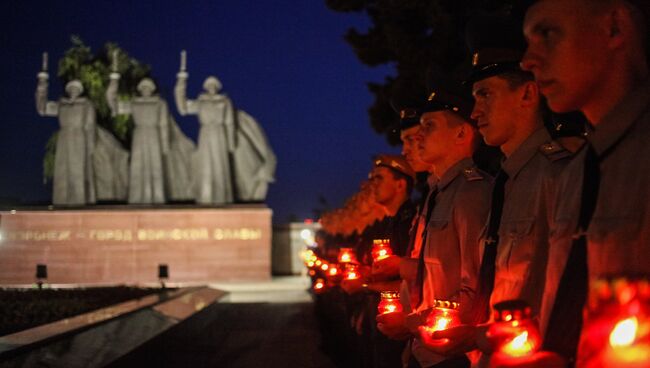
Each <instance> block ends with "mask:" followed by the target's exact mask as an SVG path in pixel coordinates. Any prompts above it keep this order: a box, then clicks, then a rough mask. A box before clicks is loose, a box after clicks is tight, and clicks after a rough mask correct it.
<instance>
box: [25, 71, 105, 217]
mask: <svg viewBox="0 0 650 368" xmlns="http://www.w3.org/2000/svg"><path fill="white" fill-rule="evenodd" d="M47 80H48V73H47V72H46V71H42V72H40V73H38V86H37V87H36V110H37V111H38V113H39V115H41V116H58V117H59V124H60V125H61V129H60V130H59V132H58V136H57V140H56V153H55V158H54V183H53V186H54V190H53V196H52V203H54V204H55V205H71V206H72V205H77V206H78V205H85V204H91V203H95V201H96V195H95V185H94V182H93V178H94V174H93V165H92V153H93V151H94V144H95V129H96V126H95V108H94V107H93V105H92V103H91V102H90V101H89V100H88V99H87V98H85V97H81V94H82V93H83V86H82V85H81V82H80V81H78V80H73V81H70V82H68V84H66V86H65V91H66V92H67V93H68V97H67V98H66V97H63V98H61V99H60V100H59V101H58V102H54V101H48V100H47V92H48V82H47Z"/></svg>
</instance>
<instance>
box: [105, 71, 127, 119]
mask: <svg viewBox="0 0 650 368" xmlns="http://www.w3.org/2000/svg"><path fill="white" fill-rule="evenodd" d="M110 78H111V79H110V82H109V83H108V88H106V102H107V103H108V107H110V109H111V115H112V116H115V115H117V114H131V102H130V101H118V98H117V89H118V87H119V84H120V74H119V73H115V72H113V73H111V76H110Z"/></svg>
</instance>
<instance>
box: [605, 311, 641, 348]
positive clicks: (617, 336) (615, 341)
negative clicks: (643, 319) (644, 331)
mask: <svg viewBox="0 0 650 368" xmlns="http://www.w3.org/2000/svg"><path fill="white" fill-rule="evenodd" d="M638 325H639V324H638V321H637V320H636V317H630V318H627V319H624V320H622V321H619V322H618V323H617V324H616V326H615V327H614V330H612V333H611V334H610V335H609V344H610V345H611V346H612V347H616V346H630V345H632V343H633V342H634V340H635V339H636V330H637V328H638Z"/></svg>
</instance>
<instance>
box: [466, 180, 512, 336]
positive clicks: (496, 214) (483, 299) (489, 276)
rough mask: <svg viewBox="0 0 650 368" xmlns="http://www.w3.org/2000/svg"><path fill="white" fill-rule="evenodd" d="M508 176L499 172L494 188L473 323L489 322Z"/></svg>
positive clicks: (473, 310)
mask: <svg viewBox="0 0 650 368" xmlns="http://www.w3.org/2000/svg"><path fill="white" fill-rule="evenodd" d="M507 181H508V174H507V173H506V172H505V171H503V169H501V170H499V172H498V173H497V176H496V178H495V180H494V187H493V188H492V204H491V208H490V220H489V221H488V227H487V234H486V235H487V239H486V241H485V248H484V249H483V259H482V261H481V268H480V269H479V276H478V286H477V290H476V298H475V299H474V302H473V304H472V312H471V316H472V322H473V323H474V324H478V323H482V322H485V320H487V317H488V316H489V313H490V296H491V295H492V289H494V274H495V268H496V259H497V245H498V244H499V226H500V225H501V215H502V213H503V200H504V197H505V188H506V182H507Z"/></svg>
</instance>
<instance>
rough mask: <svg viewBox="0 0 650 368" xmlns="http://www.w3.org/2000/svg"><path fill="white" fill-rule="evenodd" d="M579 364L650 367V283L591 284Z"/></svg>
mask: <svg viewBox="0 0 650 368" xmlns="http://www.w3.org/2000/svg"><path fill="white" fill-rule="evenodd" d="M580 346H581V348H580V351H579V352H578V362H580V364H581V365H585V366H587V367H617V368H618V367H621V368H641V367H650V283H649V282H648V280H646V279H643V278H641V279H623V278H618V279H611V280H597V281H595V282H592V285H591V289H590V293H589V299H588V302H587V312H586V314H585V321H584V324H583V332H582V341H581V344H580Z"/></svg>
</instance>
